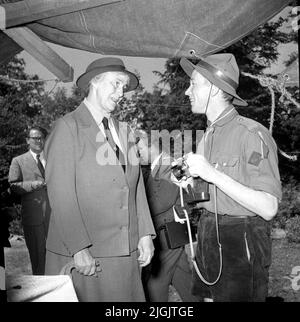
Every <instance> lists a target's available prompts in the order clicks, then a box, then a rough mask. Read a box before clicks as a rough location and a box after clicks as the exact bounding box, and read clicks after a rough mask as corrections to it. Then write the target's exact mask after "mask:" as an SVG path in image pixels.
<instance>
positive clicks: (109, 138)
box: [102, 117, 125, 172]
mask: <svg viewBox="0 0 300 322" xmlns="http://www.w3.org/2000/svg"><path fill="white" fill-rule="evenodd" d="M102 123H103V126H104V131H105V135H106V139H107V142H108V143H109V144H110V146H111V147H112V148H113V150H114V151H115V153H116V156H117V158H118V160H119V161H120V163H121V165H122V168H123V170H124V172H125V158H124V154H123V153H122V151H121V150H120V148H119V147H118V145H117V144H116V142H115V141H114V139H113V137H112V134H111V131H110V128H109V126H108V119H107V118H106V117H103V120H102Z"/></svg>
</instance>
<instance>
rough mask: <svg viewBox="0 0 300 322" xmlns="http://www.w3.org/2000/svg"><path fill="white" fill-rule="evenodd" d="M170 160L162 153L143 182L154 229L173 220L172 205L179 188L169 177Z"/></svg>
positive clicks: (176, 200)
mask: <svg viewBox="0 0 300 322" xmlns="http://www.w3.org/2000/svg"><path fill="white" fill-rule="evenodd" d="M162 158H164V162H162ZM168 161H169V162H168ZM170 162H171V161H170V157H169V156H167V155H166V154H164V153H163V154H162V155H161V157H160V159H159V161H158V163H157V164H156V166H155V167H154V169H153V170H152V171H151V172H150V174H149V175H148V178H147V180H146V183H145V186H146V194H147V198H148V203H149V208H150V212H151V216H152V219H153V222H154V225H155V228H156V229H158V228H159V226H161V225H163V224H164V223H165V222H170V221H173V220H174V214H173V206H174V205H175V203H176V202H178V198H179V188H178V187H177V186H176V185H175V184H173V183H172V182H171V179H170V175H171V170H170V165H169V163H170Z"/></svg>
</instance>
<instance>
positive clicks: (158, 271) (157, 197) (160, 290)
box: [136, 130, 198, 302]
mask: <svg viewBox="0 0 300 322" xmlns="http://www.w3.org/2000/svg"><path fill="white" fill-rule="evenodd" d="M136 136H137V137H138V142H137V145H138V149H139V154H140V157H141V160H142V164H143V170H144V179H145V187H146V194H147V199H148V203H149V207H150V212H151V216H152V220H153V223H154V227H155V230H156V234H157V238H156V239H155V241H154V245H155V251H154V257H153V259H152V261H151V263H150V265H148V266H147V267H145V268H144V269H143V282H144V286H145V292H146V295H147V299H148V301H150V302H167V301H168V297H169V286H170V285H172V286H173V287H174V288H175V289H176V291H177V292H178V294H179V295H180V297H181V299H182V301H183V302H197V301H198V299H197V298H196V296H194V295H192V294H191V287H192V269H191V267H190V264H189V262H188V257H187V253H186V251H185V247H184V246H179V247H177V248H174V249H171V248H169V247H168V243H167V240H166V236H165V230H164V225H165V224H166V223H168V222H174V211H173V206H174V205H175V204H178V205H179V204H180V198H179V188H178V187H177V186H176V185H174V184H173V183H172V181H171V180H170V175H171V164H172V158H171V157H170V156H169V155H168V154H167V153H166V152H161V153H160V151H159V147H158V144H156V143H158V142H150V141H151V140H150V137H149V140H148V137H147V133H146V132H144V131H141V130H139V131H137V135H136ZM149 165H150V166H149Z"/></svg>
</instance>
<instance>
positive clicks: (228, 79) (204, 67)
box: [180, 54, 248, 106]
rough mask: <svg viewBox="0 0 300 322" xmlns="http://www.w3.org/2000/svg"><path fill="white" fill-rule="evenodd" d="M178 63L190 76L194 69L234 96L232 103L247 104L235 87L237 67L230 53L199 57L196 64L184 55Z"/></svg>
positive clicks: (237, 78)
mask: <svg viewBox="0 0 300 322" xmlns="http://www.w3.org/2000/svg"><path fill="white" fill-rule="evenodd" d="M180 65H181V67H182V68H183V70H184V71H185V72H186V74H188V75H189V76H190V77H191V75H192V73H193V71H194V70H195V69H196V71H197V72H199V73H200V74H201V75H202V76H204V77H205V78H206V79H207V80H209V81H210V82H211V83H212V84H214V85H215V86H217V87H218V88H220V89H221V90H223V91H224V92H226V93H228V94H230V95H232V96H233V97H234V99H233V102H232V103H233V104H235V105H240V106H247V105H248V103H247V102H246V101H244V100H243V99H242V98H240V97H239V96H238V95H237V93H236V89H237V88H238V85H239V76H240V72H239V68H238V65H237V63H236V60H235V57H234V56H233V55H232V54H215V55H210V56H207V57H205V58H202V59H200V61H199V62H198V63H197V65H194V64H193V63H191V62H190V61H189V60H188V59H186V58H185V57H183V58H181V60H180Z"/></svg>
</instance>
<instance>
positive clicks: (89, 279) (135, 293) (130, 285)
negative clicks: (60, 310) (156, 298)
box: [46, 250, 145, 302]
mask: <svg viewBox="0 0 300 322" xmlns="http://www.w3.org/2000/svg"><path fill="white" fill-rule="evenodd" d="M137 257H138V256H137V251H134V252H132V253H131V254H130V255H129V256H120V257H102V258H95V259H96V260H97V261H99V262H100V268H101V272H98V277H96V276H85V275H82V274H80V273H78V272H77V271H76V270H75V269H73V270H72V280H73V285H74V288H75V291H76V295H77V297H78V300H79V302H144V301H145V295H144V290H143V285H142V281H141V269H140V266H139V264H138V261H137ZM71 260H72V257H68V256H62V255H59V254H55V253H53V252H50V251H48V250H47V253H46V275H58V274H59V273H60V271H61V269H62V267H63V266H64V265H66V264H67V263H68V262H70V261H71Z"/></svg>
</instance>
